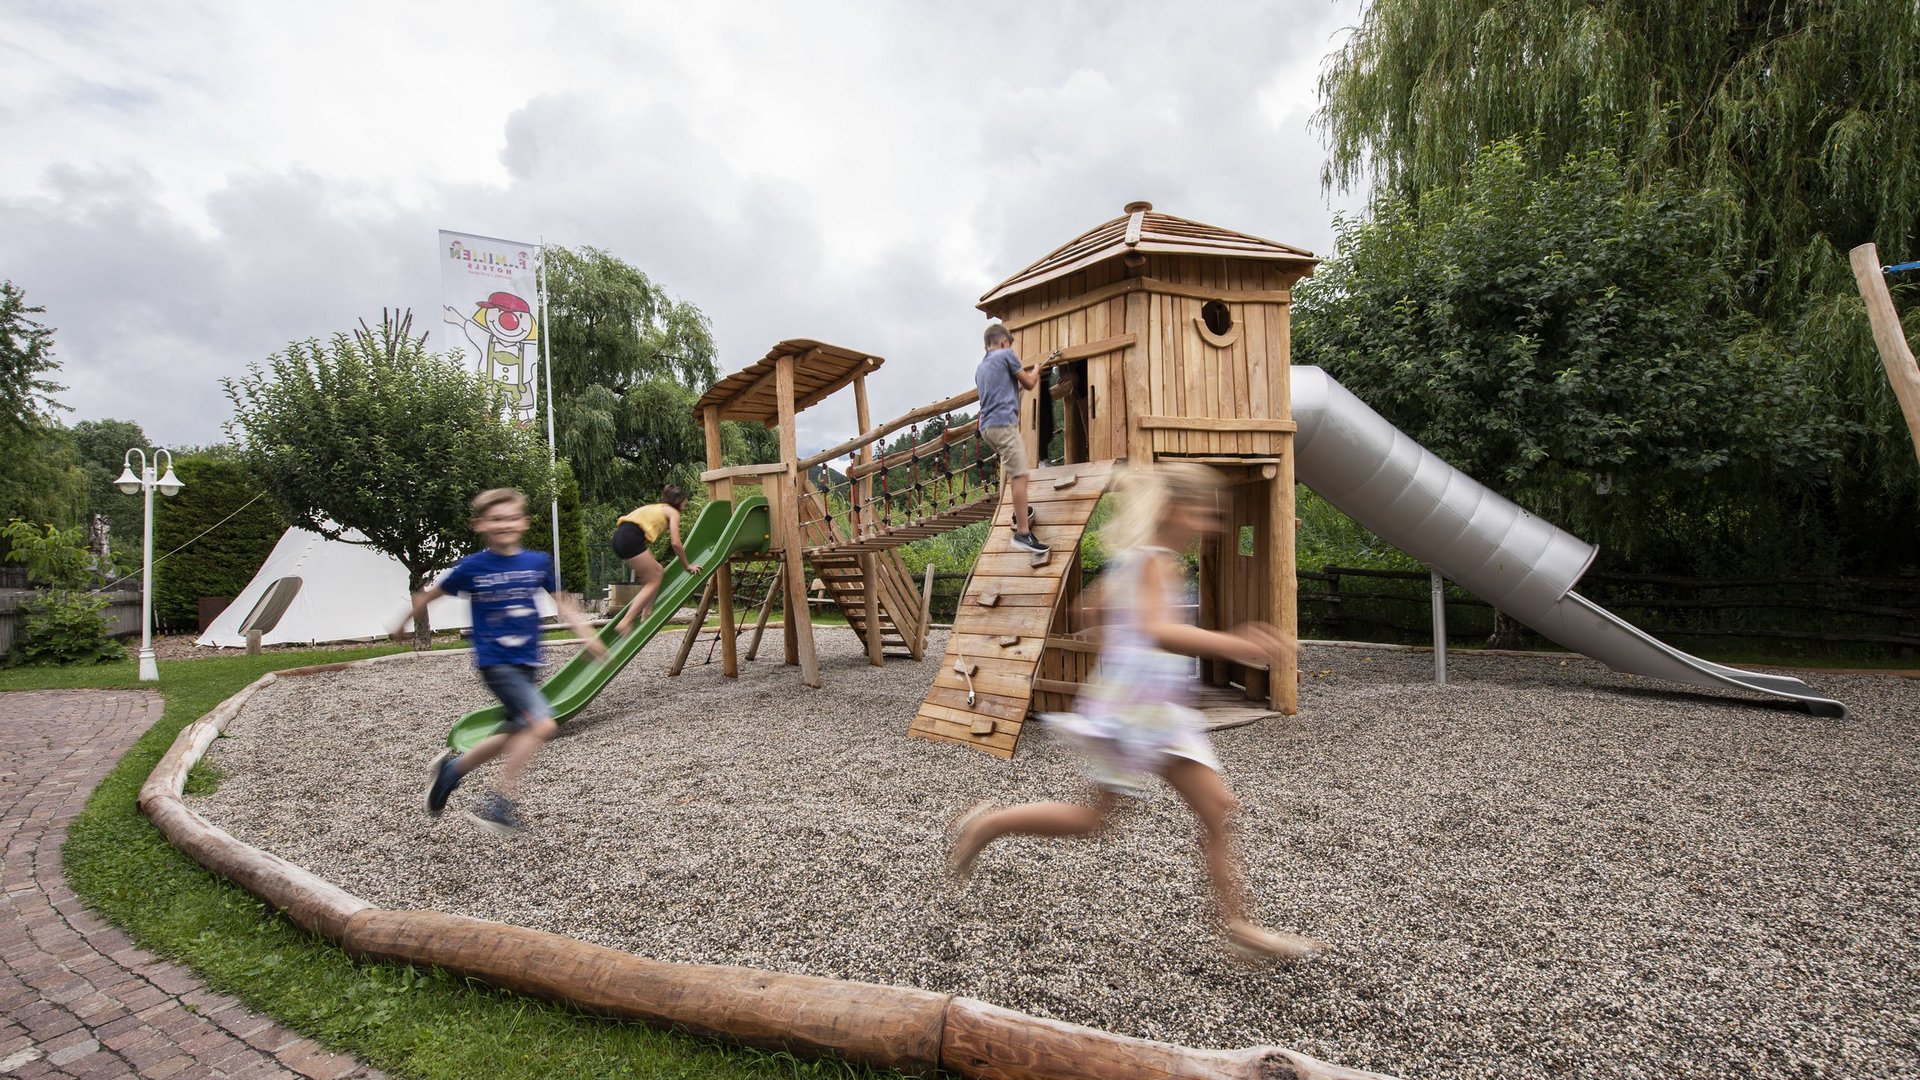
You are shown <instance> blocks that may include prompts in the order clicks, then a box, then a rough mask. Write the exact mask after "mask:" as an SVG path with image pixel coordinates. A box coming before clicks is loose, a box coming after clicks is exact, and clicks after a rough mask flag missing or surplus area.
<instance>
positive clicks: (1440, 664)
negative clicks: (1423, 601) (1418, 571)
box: [1433, 570, 1447, 686]
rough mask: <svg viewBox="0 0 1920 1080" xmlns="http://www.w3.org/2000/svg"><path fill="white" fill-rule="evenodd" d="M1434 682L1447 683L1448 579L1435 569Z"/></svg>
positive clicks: (1443, 684)
mask: <svg viewBox="0 0 1920 1080" xmlns="http://www.w3.org/2000/svg"><path fill="white" fill-rule="evenodd" d="M1433 684H1434V685H1435V686H1445V685H1447V579H1446V578H1443V577H1441V576H1440V571H1438V570H1434V571H1433Z"/></svg>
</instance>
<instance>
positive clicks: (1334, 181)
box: [1316, 0, 1920, 509]
mask: <svg viewBox="0 0 1920 1080" xmlns="http://www.w3.org/2000/svg"><path fill="white" fill-rule="evenodd" d="M1320 97H1321V108H1320V111H1319V112H1318V114H1317V115H1316V121H1317V123H1318V124H1319V125H1320V127H1321V129H1322V130H1323V131H1324V133H1325V134H1326V136H1327V139H1328V143H1329V151H1330V153H1329V159H1328V162H1327V165H1326V166H1325V171H1324V174H1323V179H1324V180H1325V182H1326V183H1327V184H1328V185H1329V186H1330V187H1341V188H1352V187H1355V186H1357V185H1360V184H1371V185H1372V193H1373V194H1374V195H1375V196H1388V197H1393V198H1400V199H1405V200H1408V201H1410V202H1411V203H1414V204H1416V205H1417V203H1418V202H1419V200H1420V199H1421V197H1422V195H1423V194H1424V193H1426V192H1428V191H1433V190H1436V189H1441V188H1449V187H1451V186H1453V185H1455V184H1457V183H1458V182H1459V179H1460V176H1461V170H1462V168H1463V167H1464V166H1465V165H1466V164H1467V163H1468V162H1469V161H1471V160H1472V159H1473V158H1474V156H1475V155H1476V154H1478V153H1479V152H1480V151H1481V150H1482V148H1484V147H1486V146H1489V145H1491V144H1493V143H1495V142H1497V141H1499V140H1501V139H1505V138H1510V137H1521V138H1527V137H1537V138H1538V140H1539V141H1538V146H1539V152H1538V153H1537V154H1536V155H1534V157H1533V160H1534V161H1535V162H1536V165H1537V168H1539V169H1540V170H1541V171H1540V176H1541V177H1542V178H1545V176H1546V175H1547V174H1548V173H1549V172H1550V171H1551V170H1553V169H1555V168H1557V167H1558V166H1559V164H1560V163H1561V162H1562V161H1564V160H1566V158H1567V156H1568V155H1577V154H1581V153H1585V152H1588V151H1593V150H1607V151H1611V152H1614V153H1617V154H1619V155H1621V157H1622V158H1623V159H1624V160H1625V161H1627V162H1628V163H1629V165H1630V167H1631V169H1632V170H1633V172H1634V175H1635V177H1636V180H1637V181H1638V182H1639V183H1641V184H1643V185H1650V184H1652V183H1654V182H1655V180H1656V179H1657V178H1659V177H1663V176H1675V177H1678V178H1679V179H1680V180H1681V181H1682V182H1683V183H1686V184H1689V185H1691V186H1693V187H1694V188H1696V189H1698V190H1702V191H1718V192H1725V193H1727V194H1728V195H1729V196H1730V199H1729V200H1728V201H1727V203H1726V205H1727V207H1728V212H1727V213H1726V214H1724V215H1723V216H1722V217H1721V218H1720V219H1719V220H1718V222H1717V223H1716V231H1717V234H1718V235H1717V236H1716V237H1715V238H1714V239H1715V243H1716V244H1717V245H1720V246H1722V247H1723V248H1724V249H1726V250H1731V251H1734V252H1737V253H1738V256H1739V262H1740V270H1741V281H1740V302H1741V304H1742V306H1743V307H1744V308H1746V310H1748V311H1750V312H1752V313H1753V314H1755V315H1756V316H1758V317H1759V320H1760V329H1759V330H1757V331H1756V332H1755V333H1754V334H1753V335H1751V336H1750V337H1749V339H1748V340H1747V341H1746V342H1745V343H1743V347H1744V348H1747V349H1750V350H1753V351H1756V352H1760V353H1765V354H1769V355H1772V356H1774V357H1775V358H1776V359H1777V360H1778V361H1779V362H1781V363H1791V362H1803V363H1805V364H1806V365H1808V367H1809V372H1810V376H1811V377H1812V378H1814V379H1816V380H1817V381H1820V382H1824V383H1825V384H1826V386H1827V387H1828V389H1829V392H1830V395H1831V399H1832V401H1833V402H1834V408H1835V410H1836V412H1839V413H1842V414H1845V415H1848V416H1852V417H1858V418H1862V419H1864V420H1865V421H1866V427H1865V433H1864V434H1863V435H1862V436H1861V437H1860V440H1859V442H1858V444H1857V445H1856V446H1854V447H1851V448H1850V450H1849V452H1848V453H1847V454H1846V455H1845V459H1846V461H1847V462H1848V466H1847V467H1846V468H1845V469H1842V470H1841V471H1840V473H1838V474H1837V475H1836V477H1835V482H1836V484H1838V485H1839V486H1840V487H1841V488H1843V489H1851V490H1852V491H1854V492H1855V493H1856V494H1857V496H1858V497H1860V498H1874V499H1878V500H1881V501H1886V500H1888V499H1889V498H1891V499H1892V500H1893V501H1895V502H1898V503H1900V504H1902V505H1903V506H1905V507H1907V508H1909V509H1911V508H1912V507H1914V506H1915V505H1920V472H1916V470H1915V466H1914V462H1913V459H1912V454H1911V451H1910V450H1908V449H1907V448H1906V446H1905V444H1904V438H1905V435H1904V428H1903V426H1902V425H1901V423H1900V419H1899V413H1898V408H1897V405H1896V403H1895V401H1894V399H1893V396H1892V394H1891V392H1890V391H1889V389H1888V387H1887V386H1886V382H1885V380H1884V378H1883V377H1882V376H1881V374H1880V372H1879V369H1878V361H1877V359H1876V358H1875V355H1874V352H1873V347H1872V341H1871V337H1870V335H1869V333H1868V330H1867V326H1866V320H1865V317H1864V315H1863V313H1862V312H1861V310H1860V306H1859V300H1858V297H1857V295H1856V294H1855V292H1854V289H1853V284H1852V280H1851V276H1850V273H1849V269H1848V266H1847V259H1846V252H1847V250H1848V249H1849V248H1851V247H1853V246H1854V245H1856V244H1860V243H1864V242H1867V241H1873V242H1875V243H1877V244H1878V245H1879V247H1880V250H1881V251H1882V252H1884V253H1888V254H1889V255H1891V256H1895V257H1899V258H1908V257H1917V258H1920V122H1916V119H1915V118H1916V117H1920V5H1916V4H1915V3H1914V0H1673V2H1671V3H1666V4H1646V3H1641V2H1636V0H1529V2H1527V3H1514V2H1512V0H1374V2H1373V3H1371V4H1370V5H1369V6H1368V8H1367V9H1366V12H1365V14H1364V15H1363V16H1362V19H1361V22H1360V25H1359V26H1358V27H1357V28H1356V29H1355V31H1354V33H1353V34H1352V35H1351V36H1350V37H1349V39H1348V40H1347V41H1346V43H1345V44H1344V45H1343V46H1342V47H1341V48H1340V49H1339V50H1338V51H1337V52H1336V53H1335V54H1334V55H1333V56H1332V57H1331V58H1330V59H1329V61H1328V63H1327V66H1326V68H1325V70H1324V72H1323V74H1322V76H1321V81H1320ZM1903 291H1905V292H1906V296H1903V298H1902V299H1903V302H1902V305H1901V306H1902V308H1903V309H1904V310H1908V311H1910V312H1912V311H1920V303H1915V302H1913V300H1914V299H1920V297H1913V293H1914V292H1920V290H1913V289H1912V287H1911V286H1909V287H1908V290H1903ZM1909 297H1913V299H1908V298H1909ZM1910 326H1911V327H1912V329H1913V330H1920V317H1916V318H1914V319H1912V320H1910Z"/></svg>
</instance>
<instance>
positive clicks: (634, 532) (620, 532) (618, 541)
mask: <svg viewBox="0 0 1920 1080" xmlns="http://www.w3.org/2000/svg"><path fill="white" fill-rule="evenodd" d="M652 546H653V544H652V542H651V541H649V540H648V539H647V530H645V529H642V528H641V527H640V526H638V525H635V524H634V523H633V522H631V521H623V522H621V523H620V527H619V528H617V529H615V530H613V553H614V554H615V555H617V556H619V557H620V561H621V562H625V561H627V560H628V559H631V558H633V557H634V556H635V555H638V554H640V553H641V552H643V551H646V550H647V549H648V548H651V547H652Z"/></svg>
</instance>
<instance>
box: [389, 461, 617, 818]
mask: <svg viewBox="0 0 1920 1080" xmlns="http://www.w3.org/2000/svg"><path fill="white" fill-rule="evenodd" d="M472 510H473V531H474V532H477V533H479V534H480V537H481V539H483V540H485V541H486V544H487V546H486V547H485V548H484V549H482V550H480V551H476V552H474V553H473V554H471V555H469V556H467V557H466V558H464V559H461V560H460V561H459V562H458V563H456V564H454V567H453V569H452V570H449V571H447V574H446V576H445V577H443V578H441V579H440V580H439V581H438V582H437V583H435V584H433V585H429V586H427V587H426V588H424V589H421V590H420V591H419V592H417V593H415V594H414V596H413V612H412V614H413V618H414V619H421V618H424V617H425V616H426V611H427V605H428V604H430V603H432V602H433V601H434V600H436V599H438V598H440V597H442V596H447V595H450V594H451V595H458V594H462V593H464V594H466V596H467V597H468V599H469V601H470V602H471V603H472V605H473V664H474V666H475V667H477V668H479V669H480V678H481V679H483V680H484V681H485V682H486V684H487V689H489V690H491V691H493V696H494V697H497V698H499V699H500V704H501V705H502V706H503V707H504V708H505V709H506V723H505V724H504V725H503V726H502V729H501V730H500V731H499V732H498V733H496V734H493V735H489V736H488V737H487V738H485V739H483V740H481V741H480V743H479V745H477V746H475V747H474V748H473V749H471V750H469V751H467V752H466V753H464V754H460V755H457V756H456V755H455V754H454V752H453V751H452V750H448V751H446V752H445V753H443V754H441V755H440V756H439V757H437V758H435V759H434V761H433V783H432V786H431V787H429V788H428V789H427V813H428V814H430V815H431V816H433V817H439V816H440V811H442V810H444V809H446V805H447V796H448V795H451V794H452V793H453V789H454V788H457V787H459V786H460V780H461V778H462V777H464V776H466V774H468V773H470V772H472V771H473V770H475V769H477V768H479V767H480V766H482V765H484V764H486V763H487V762H489V761H492V760H493V759H494V758H496V757H499V756H500V755H501V754H502V753H504V754H505V755H506V758H507V764H506V768H505V769H503V770H502V771H501V774H500V780H499V783H498V784H496V785H495V788H494V790H493V791H492V792H490V793H489V795H488V798H487V800H486V802H485V803H484V804H483V805H482V806H481V809H480V810H479V812H477V813H475V814H473V815H472V817H473V819H474V820H475V821H477V822H479V823H480V824H482V825H485V826H486V827H488V828H490V829H492V830H494V831H495V832H503V833H505V832H516V831H518V830H520V829H521V828H523V826H522V824H521V821H520V812H519V808H518V806H517V805H516V803H515V799H516V797H517V796H518V795H519V791H520V774H521V773H523V772H525V771H526V768H527V765H528V764H529V763H530V762H532V761H533V757H534V755H535V754H537V753H539V752H540V747H541V746H543V745H545V743H546V741H547V740H548V739H551V738H553V737H554V736H555V735H557V734H559V732H560V727H559V725H557V724H555V723H554V722H553V709H552V708H551V707H550V706H549V705H548V704H547V699H546V698H545V697H543V696H542V695H541V693H540V684H539V682H538V681H537V676H538V674H539V670H540V611H539V609H538V608H537V607H535V606H534V601H535V599H536V598H537V597H538V596H539V594H540V592H541V590H545V591H546V592H547V593H549V594H551V595H552V596H553V602H554V606H555V607H556V608H558V609H559V611H560V617H561V618H562V619H563V620H565V621H566V624H567V626H568V627H569V628H571V629H572V630H573V632H574V635H575V636H577V637H578V638H579V639H580V640H581V641H582V642H584V643H585V644H586V647H587V651H588V652H589V653H591V654H593V656H594V657H595V658H596V659H597V658H599V657H602V656H605V655H606V652H607V650H606V647H605V646H603V645H601V644H600V641H599V639H598V638H596V637H594V634H593V629H592V628H591V627H589V626H588V625H587V621H586V619H584V618H583V617H581V614H580V609H579V608H578V607H575V606H574V603H573V599H572V598H571V597H569V596H567V595H566V594H565V593H561V592H559V591H557V586H558V584H559V583H558V582H557V581H555V580H554V574H553V560H552V559H551V558H550V557H548V555H547V553H546V552H544V551H528V550H526V549H525V548H522V547H521V546H520V537H521V536H522V535H523V534H525V533H526V531H527V497H526V496H525V495H522V494H521V493H520V492H518V491H515V490H514V489H512V488H494V489H492V490H491V491H483V492H481V493H480V494H478V495H476V496H474V499H473V504H472ZM405 626H406V624H405V623H404V622H402V623H401V625H400V627H398V628H396V629H395V631H394V633H395V634H398V633H399V632H400V631H401V629H404V628H405Z"/></svg>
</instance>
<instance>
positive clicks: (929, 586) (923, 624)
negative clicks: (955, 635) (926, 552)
mask: <svg viewBox="0 0 1920 1080" xmlns="http://www.w3.org/2000/svg"><path fill="white" fill-rule="evenodd" d="M932 631H933V563H932V562H931V561H929V562H928V563H927V571H926V574H925V575H924V576H923V577H922V578H921V580H920V651H921V652H925V651H926V648H927V635H928V634H929V633H931V632H932Z"/></svg>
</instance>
